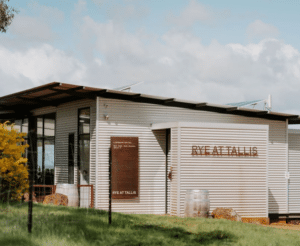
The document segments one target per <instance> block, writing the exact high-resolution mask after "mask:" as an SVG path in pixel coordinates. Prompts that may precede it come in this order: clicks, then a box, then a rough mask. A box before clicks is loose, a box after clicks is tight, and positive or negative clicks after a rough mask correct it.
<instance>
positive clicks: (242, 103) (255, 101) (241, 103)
mask: <svg viewBox="0 0 300 246" xmlns="http://www.w3.org/2000/svg"><path fill="white" fill-rule="evenodd" d="M261 101H263V100H254V101H245V102H238V103H227V104H225V105H229V106H235V107H243V106H247V105H251V104H254V103H258V102H261Z"/></svg>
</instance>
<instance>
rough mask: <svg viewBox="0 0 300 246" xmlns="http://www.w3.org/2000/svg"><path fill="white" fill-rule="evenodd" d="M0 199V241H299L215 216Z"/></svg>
mask: <svg viewBox="0 0 300 246" xmlns="http://www.w3.org/2000/svg"><path fill="white" fill-rule="evenodd" d="M27 212H28V205H27V204H26V203H24V204H22V203H15V204H12V205H10V206H7V204H0V245H5V246H16V245H18V246H21V245H37V246H42V245H54V246H56V245H62V246H77V245H78V246H79V245H80V246H84V245H87V246H93V245H101V246H102V245H103V246H106V245H107V246H110V245H117V246H119V245H120V246H122V245H124V246H125V245H128V246H129V245H130V246H138V245H143V246H145V245H155V246H156V245H157V246H159V245H172V246H179V245H180V246H184V245H186V246H193V245H247V246H248V245H249V246H251V245H253V246H254V245H268V246H269V245H300V232H298V231H292V230H283V229H275V228H270V227H263V226H260V225H254V224H245V223H241V222H233V221H226V220H217V219H199V218H178V217H169V216H156V215H133V214H121V213H113V214H112V224H111V225H108V215H107V212H104V211H101V210H95V209H76V208H67V207H62V206H59V207H57V206H51V205H48V206H45V205H41V204H34V207H33V228H32V233H31V234H28V232H27V218H28V215H27Z"/></svg>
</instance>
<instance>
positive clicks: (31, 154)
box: [28, 114, 37, 233]
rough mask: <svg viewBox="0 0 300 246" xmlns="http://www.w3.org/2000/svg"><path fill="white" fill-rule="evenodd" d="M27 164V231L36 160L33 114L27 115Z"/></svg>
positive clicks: (30, 228) (29, 224)
mask: <svg viewBox="0 0 300 246" xmlns="http://www.w3.org/2000/svg"><path fill="white" fill-rule="evenodd" d="M28 144H29V148H28V165H29V202H28V232H29V233H31V230H32V192H33V179H34V174H35V166H36V160H37V151H36V150H37V146H36V120H35V118H34V117H33V115H31V114H29V116H28Z"/></svg>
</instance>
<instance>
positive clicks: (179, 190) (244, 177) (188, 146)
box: [152, 122, 268, 217]
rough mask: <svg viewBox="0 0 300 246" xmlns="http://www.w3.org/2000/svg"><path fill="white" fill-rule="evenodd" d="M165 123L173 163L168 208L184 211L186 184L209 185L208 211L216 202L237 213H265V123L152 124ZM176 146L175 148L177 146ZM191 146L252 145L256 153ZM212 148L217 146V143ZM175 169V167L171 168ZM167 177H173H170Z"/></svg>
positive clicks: (176, 212)
mask: <svg viewBox="0 0 300 246" xmlns="http://www.w3.org/2000/svg"><path fill="white" fill-rule="evenodd" d="M164 128H171V138H172V136H173V134H172V132H173V131H175V132H176V137H175V138H174V139H173V141H172V145H171V150H173V146H174V147H175V149H176V150H175V151H172V155H173V154H174V159H176V160H177V162H176V166H177V167H176V168H175V169H174V181H175V184H174V186H172V192H173V191H174V192H175V194H176V196H175V195H174V199H173V200H172V204H171V207H172V214H173V215H178V216H184V202H185V194H186V190H187V189H205V190H209V197H210V203H211V209H210V212H212V210H213V209H215V208H217V207H231V208H233V209H235V210H236V211H237V212H238V214H240V215H241V216H243V217H268V187H267V160H268V158H267V157H268V126H267V125H247V124H243V125H241V124H216V123H193V122H179V123H162V124H155V125H153V126H152V129H164ZM177 146H180V148H177ZM192 146H209V147H210V151H212V147H213V146H223V148H222V149H223V150H222V152H223V153H226V151H228V149H226V146H231V148H232V146H236V147H238V146H240V147H241V151H243V150H242V148H243V147H246V148H247V149H248V151H246V152H248V153H249V147H253V146H255V147H257V149H258V156H256V157H254V156H252V157H250V156H248V157H244V156H240V157H237V156H233V157H230V156H203V155H202V156H196V155H192V154H191V153H192ZM217 149H218V151H220V148H219V147H217ZM177 170H180V171H177ZM172 182H173V181H172Z"/></svg>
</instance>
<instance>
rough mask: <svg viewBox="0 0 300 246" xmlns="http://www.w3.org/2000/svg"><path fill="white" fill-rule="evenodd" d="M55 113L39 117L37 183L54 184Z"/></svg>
mask: <svg viewBox="0 0 300 246" xmlns="http://www.w3.org/2000/svg"><path fill="white" fill-rule="evenodd" d="M54 133H55V114H49V115H44V116H42V117H38V118H37V165H36V167H37V168H36V172H35V184H43V185H53V184H54V144H55V137H54V135H55V134H54Z"/></svg>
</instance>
